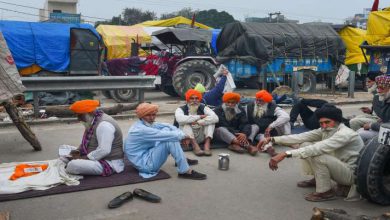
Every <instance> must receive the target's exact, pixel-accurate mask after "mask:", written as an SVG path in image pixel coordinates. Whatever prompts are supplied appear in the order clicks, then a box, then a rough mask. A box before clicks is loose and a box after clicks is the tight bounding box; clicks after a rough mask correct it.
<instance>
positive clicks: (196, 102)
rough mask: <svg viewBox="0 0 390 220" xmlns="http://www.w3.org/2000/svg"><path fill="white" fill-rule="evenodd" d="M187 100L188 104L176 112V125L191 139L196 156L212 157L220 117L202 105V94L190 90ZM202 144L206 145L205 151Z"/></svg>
mask: <svg viewBox="0 0 390 220" xmlns="http://www.w3.org/2000/svg"><path fill="white" fill-rule="evenodd" d="M185 98H186V101H187V104H186V105H184V106H181V107H179V108H177V109H176V111H175V123H174V125H175V126H176V127H179V128H180V129H181V130H182V131H183V132H184V134H185V135H186V136H187V137H189V138H190V140H191V146H192V148H193V151H194V153H195V155H197V156H203V155H205V156H211V151H210V144H211V139H212V138H213V134H214V129H215V123H217V122H218V116H217V115H216V114H215V113H214V111H213V110H211V109H210V108H209V107H207V106H205V105H204V104H201V103H200V100H202V94H201V93H200V92H199V91H197V90H194V89H189V90H188V91H187V92H186V94H185ZM200 143H204V151H202V150H201V149H200V147H199V144H200Z"/></svg>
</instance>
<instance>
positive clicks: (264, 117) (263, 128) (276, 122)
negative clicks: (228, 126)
mask: <svg viewBox="0 0 390 220" xmlns="http://www.w3.org/2000/svg"><path fill="white" fill-rule="evenodd" d="M272 99H273V98H272V95H271V94H270V93H269V92H267V90H260V91H258V92H257V93H256V99H255V101H253V102H251V103H249V104H248V106H247V112H248V121H249V123H250V124H251V126H252V132H251V134H250V135H249V139H250V140H251V141H252V142H254V141H255V139H258V140H262V139H264V136H265V137H269V136H270V135H271V134H272V135H285V134H291V126H290V123H289V121H290V116H289V114H288V113H287V112H286V111H284V110H283V109H282V108H280V107H278V106H277V105H276V104H275V102H273V101H272ZM262 150H263V151H265V152H267V153H269V154H270V155H271V156H274V155H276V153H275V149H274V148H273V147H272V146H270V145H267V146H266V147H265V148H263V149H262Z"/></svg>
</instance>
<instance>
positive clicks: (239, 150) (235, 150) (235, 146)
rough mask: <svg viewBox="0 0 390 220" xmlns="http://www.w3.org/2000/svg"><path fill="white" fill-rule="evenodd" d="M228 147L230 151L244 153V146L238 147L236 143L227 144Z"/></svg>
mask: <svg viewBox="0 0 390 220" xmlns="http://www.w3.org/2000/svg"><path fill="white" fill-rule="evenodd" d="M228 149H229V150H231V151H234V152H236V153H239V154H243V153H245V150H244V148H242V147H240V146H239V145H236V144H231V145H229V146H228Z"/></svg>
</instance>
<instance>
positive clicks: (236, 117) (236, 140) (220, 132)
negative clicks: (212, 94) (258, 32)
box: [214, 92, 257, 156]
mask: <svg viewBox="0 0 390 220" xmlns="http://www.w3.org/2000/svg"><path fill="white" fill-rule="evenodd" d="M240 98H241V96H240V94H238V93H234V92H226V93H225V94H224V95H223V97H222V101H223V104H222V106H219V107H217V108H216V109H215V110H214V112H215V114H217V116H218V119H219V122H218V123H217V124H216V129H215V133H214V136H215V138H216V139H217V140H220V141H223V142H225V143H227V144H228V149H229V150H231V151H234V152H237V153H241V154H242V153H244V152H245V151H247V152H248V153H249V154H250V155H252V156H254V155H256V154H257V148H256V147H255V146H253V145H252V143H251V142H250V141H249V139H248V137H249V135H250V134H251V125H250V124H249V123H248V118H247V116H246V112H245V110H244V109H243V108H242V107H241V106H239V105H238V103H239V102H240Z"/></svg>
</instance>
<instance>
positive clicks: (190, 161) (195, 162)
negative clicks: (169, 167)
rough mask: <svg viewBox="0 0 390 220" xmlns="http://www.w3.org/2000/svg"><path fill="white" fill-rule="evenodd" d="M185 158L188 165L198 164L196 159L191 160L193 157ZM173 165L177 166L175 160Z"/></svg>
mask: <svg viewBox="0 0 390 220" xmlns="http://www.w3.org/2000/svg"><path fill="white" fill-rule="evenodd" d="M186 159H187V163H188V165H190V166H193V165H196V164H198V160H193V159H189V158H186ZM175 167H177V163H176V162H175Z"/></svg>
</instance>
